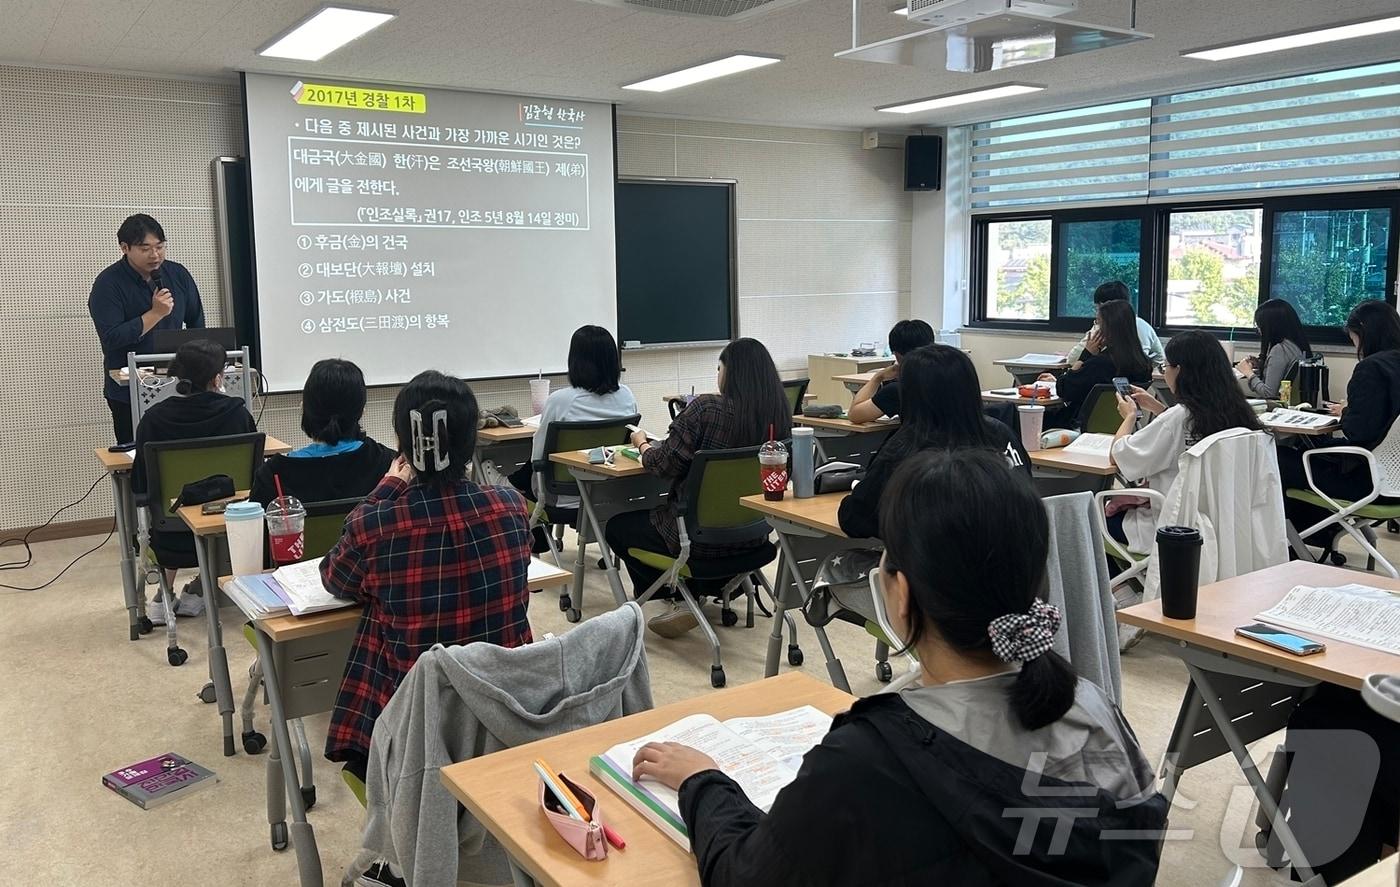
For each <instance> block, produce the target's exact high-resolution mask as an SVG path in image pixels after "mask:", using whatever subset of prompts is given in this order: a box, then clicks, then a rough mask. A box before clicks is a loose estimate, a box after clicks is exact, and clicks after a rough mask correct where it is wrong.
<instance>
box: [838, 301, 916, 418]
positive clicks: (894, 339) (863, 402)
mask: <svg viewBox="0 0 1400 887" xmlns="http://www.w3.org/2000/svg"><path fill="white" fill-rule="evenodd" d="M933 342H934V335H933V327H931V326H929V325H928V323H927V322H926V321H923V320H918V319H915V320H901V321H900V322H899V323H897V324H895V325H894V326H893V327H891V328H890V353H891V354H893V355H894V363H893V364H891V365H890V366H887V367H885V368H884V369H883V370H880V371H879V372H878V373H876V374H875V375H874V376H872V377H871V378H870V381H869V382H866V383H865V384H864V385H862V386H861V389H860V390H859V391H857V392H856V393H855V395H854V396H853V397H852V398H851V408H850V409H849V410H847V411H846V415H847V417H849V418H850V420H851V421H852V422H874V421H875V420H876V419H878V418H880V417H881V416H898V415H899V395H900V379H899V375H900V363H901V362H902V361H903V360H904V355H906V354H908V353H909V352H911V351H913V350H914V349H915V348H922V347H924V346H925V345H932V344H933Z"/></svg>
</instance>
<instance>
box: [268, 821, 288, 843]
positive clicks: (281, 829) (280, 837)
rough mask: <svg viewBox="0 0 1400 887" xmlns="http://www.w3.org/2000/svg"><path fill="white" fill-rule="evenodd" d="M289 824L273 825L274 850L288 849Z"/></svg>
mask: <svg viewBox="0 0 1400 887" xmlns="http://www.w3.org/2000/svg"><path fill="white" fill-rule="evenodd" d="M287 843H288V841H287V824H286V823H285V822H274V823H273V824H272V849H273V850H286V849H287Z"/></svg>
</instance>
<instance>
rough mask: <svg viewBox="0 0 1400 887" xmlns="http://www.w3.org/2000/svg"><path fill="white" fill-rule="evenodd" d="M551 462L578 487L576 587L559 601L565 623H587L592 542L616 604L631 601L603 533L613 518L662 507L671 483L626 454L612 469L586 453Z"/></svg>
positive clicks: (553, 457)
mask: <svg viewBox="0 0 1400 887" xmlns="http://www.w3.org/2000/svg"><path fill="white" fill-rule="evenodd" d="M549 460H550V461H551V462H553V463H555V464H557V465H563V466H565V467H566V468H567V469H568V470H569V474H570V475H572V476H573V478H574V480H575V481H577V482H578V498H579V517H578V539H579V545H578V557H577V559H576V560H575V561H574V585H573V588H572V590H571V591H570V593H569V595H568V596H567V597H564V596H561V597H560V599H559V606H560V608H561V609H562V610H563V611H564V618H565V619H567V620H568V621H570V622H577V621H579V620H580V619H582V618H583V574H584V563H585V554H584V551H585V548H586V547H587V545H588V543H589V542H597V543H598V548H599V550H600V551H601V552H602V555H603V566H604V572H605V573H606V574H607V577H608V588H609V589H611V590H612V593H613V601H614V603H616V604H622V603H623V602H625V601H626V600H627V591H626V589H625V588H623V585H622V576H621V575H620V574H619V573H618V571H617V565H616V563H615V562H614V561H615V558H613V556H612V551H611V549H609V548H608V543H607V540H606V539H604V538H603V528H604V527H606V526H607V525H608V520H609V519H611V518H612V517H613V515H616V514H621V513H622V512H624V511H636V510H638V509H648V508H651V507H653V506H655V505H657V504H659V503H660V502H661V501H662V498H663V497H664V496H665V495H666V490H667V483H666V481H664V480H662V479H661V478H659V477H657V476H656V475H654V474H652V473H651V472H649V471H647V470H646V469H645V468H643V467H642V463H641V462H640V461H639V460H637V459H632V458H629V457H627V456H624V455H622V453H618V454H617V455H616V456H614V457H613V463H612V464H611V465H607V464H602V465H594V464H592V463H590V462H589V461H588V451H586V450H570V451H567V452H563V453H551V454H550V456H549Z"/></svg>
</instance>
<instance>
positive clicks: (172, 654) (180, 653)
mask: <svg viewBox="0 0 1400 887" xmlns="http://www.w3.org/2000/svg"><path fill="white" fill-rule="evenodd" d="M189 658H190V654H188V653H186V652H185V651H184V650H181V649H180V648H179V647H171V648H170V649H168V650H166V651H165V660H166V661H167V662H169V663H170V664H171V665H184V664H185V662H186V660H188V659H189Z"/></svg>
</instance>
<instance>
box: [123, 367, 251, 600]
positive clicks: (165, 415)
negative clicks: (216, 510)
mask: <svg viewBox="0 0 1400 887" xmlns="http://www.w3.org/2000/svg"><path fill="white" fill-rule="evenodd" d="M166 372H167V373H168V374H169V375H170V376H173V377H174V378H176V379H178V380H179V381H178V382H176V385H175V391H176V394H177V396H175V397H167V398H166V399H164V400H162V401H159V402H158V403H155V404H152V405H151V407H150V408H149V409H147V410H146V412H145V413H144V414H143V415H142V416H141V424H140V425H138V426H137V428H136V451H135V452H134V453H133V454H132V459H133V462H132V471H131V488H132V490H134V491H135V492H136V494H137V495H138V496H139V495H141V494H144V493H145V492H146V478H147V473H146V459H145V456H146V444H148V443H152V442H155V441H165V440H193V439H195V438H200V437H224V436H225V435H230V434H244V433H247V432H250V431H257V430H258V427H257V423H255V422H254V421H253V416H252V415H251V414H250V413H249V412H248V408H247V406H245V405H244V403H243V400H242V399H241V398H237V397H229V396H228V395H227V394H224V393H223V391H224V349H223V348H221V347H219V345H218V343H216V342H211V341H210V340H208V339H195V340H193V341H190V342H186V343H185V344H183V345H181V346H180V349H179V350H178V351H176V352H175V359H174V360H172V361H171V362H170V366H169V367H168V368H167V369H166ZM150 545H151V550H152V551H154V552H155V554H156V558H157V559H158V560H159V561H160V563H161V565H162V566H164V567H165V568H166V576H167V578H168V579H169V581H170V582H171V583H172V586H173V583H174V581H175V571H176V569H177V568H181V567H194V566H198V564H199V561H198V559H197V558H196V557H195V551H194V535H193V534H192V533H190V532H188V531H174V530H172V531H163V530H152V531H151V535H150ZM198 589H199V580H198V579H194V580H191V581H190V582H189V584H187V585H186V586H185V588H184V590H183V591H181V592H180V599H179V601H177V602H176V604H175V613H176V615H177V616H198V615H199V614H201V613H203V612H204V602H203V599H202V598H200V597H199V595H198V594H197V593H196V592H197V590H198ZM146 615H147V616H148V617H150V620H151V622H152V623H154V624H156V625H164V624H165V618H166V614H165V604H164V602H163V601H162V600H161V599H160V597H159V595H157V597H156V598H155V600H154V601H152V602H151V603H150V604H149V605H147V607H146Z"/></svg>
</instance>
